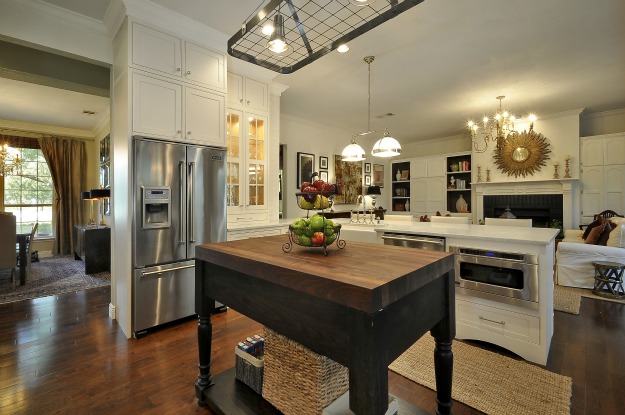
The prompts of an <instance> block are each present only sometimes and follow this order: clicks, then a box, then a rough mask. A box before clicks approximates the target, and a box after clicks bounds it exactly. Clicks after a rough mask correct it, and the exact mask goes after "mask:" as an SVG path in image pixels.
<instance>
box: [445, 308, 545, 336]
mask: <svg viewBox="0 0 625 415" xmlns="http://www.w3.org/2000/svg"><path fill="white" fill-rule="evenodd" d="M456 324H462V325H465V326H468V327H470V328H472V329H475V330H483V331H487V332H491V333H494V334H498V335H501V336H505V337H509V338H513V339H519V340H524V341H527V342H530V343H535V344H539V343H540V319H539V318H538V317H537V316H531V315H528V314H522V313H516V312H513V311H509V310H505V309H501V308H495V307H490V306H487V305H483V304H477V303H473V302H470V301H464V300H461V299H458V298H456Z"/></svg>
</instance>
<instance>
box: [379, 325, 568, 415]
mask: <svg viewBox="0 0 625 415" xmlns="http://www.w3.org/2000/svg"><path fill="white" fill-rule="evenodd" d="M452 352H453V354H454V372H453V381H452V382H453V383H452V398H453V399H454V400H456V401H459V402H462V403H464V404H466V405H468V406H471V407H473V408H475V409H477V410H479V411H482V412H484V413H486V414H490V415H537V414H541V415H551V414H553V415H569V414H570V401H571V393H572V392H571V387H572V379H571V378H570V377H567V376H562V375H559V374H557V373H552V372H549V371H548V370H545V369H542V368H540V367H538V366H534V365H532V364H529V363H526V362H523V361H518V360H514V359H511V358H509V357H506V356H502V355H499V354H497V353H493V352H490V351H487V350H483V349H480V348H478V347H475V346H471V345H468V344H466V343H462V342H460V341H455V340H454V342H453V345H452ZM433 356H434V339H433V338H432V336H430V335H429V334H425V335H424V336H423V337H422V338H421V339H419V340H418V341H417V342H416V343H415V344H414V345H412V346H411V347H410V349H408V350H407V351H406V352H404V354H402V355H401V356H400V357H398V358H397V360H395V361H394V362H393V363H392V364H391V365H390V366H389V369H391V370H392V371H394V372H397V373H398V374H400V375H402V376H404V377H405V378H408V379H410V380H412V381H414V382H417V383H419V384H421V385H424V386H426V387H428V388H430V389H432V390H436V386H435V382H434V359H433Z"/></svg>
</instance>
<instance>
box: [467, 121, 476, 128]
mask: <svg viewBox="0 0 625 415" xmlns="http://www.w3.org/2000/svg"><path fill="white" fill-rule="evenodd" d="M473 124H475V123H474V122H473V120H471V121H469V122H468V123H467V125H468V126H469V128H472V127H473Z"/></svg>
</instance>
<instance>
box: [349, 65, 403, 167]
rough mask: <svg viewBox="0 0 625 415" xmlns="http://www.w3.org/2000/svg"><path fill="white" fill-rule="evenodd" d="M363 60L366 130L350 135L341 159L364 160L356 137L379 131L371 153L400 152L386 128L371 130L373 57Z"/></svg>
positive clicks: (391, 154)
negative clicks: (367, 74)
mask: <svg viewBox="0 0 625 415" xmlns="http://www.w3.org/2000/svg"><path fill="white" fill-rule="evenodd" d="M363 60H364V61H365V62H366V63H367V65H368V70H369V83H368V87H369V89H368V112H367V131H366V132H364V133H360V134H355V135H353V136H352V142H351V144H350V145H348V146H347V147H345V149H344V150H343V153H342V158H343V161H362V160H365V151H364V150H363V149H362V147H360V146H359V145H358V144H356V137H358V136H363V135H368V134H372V133H377V132H379V131H384V135H383V136H382V138H380V139H379V140H378V141H376V143H375V144H374V145H373V149H372V150H371V154H372V155H373V156H374V157H394V156H398V155H400V154H401V145H400V144H399V142H398V141H397V140H396V139H395V138H393V137H392V136H391V135H390V134H389V132H388V128H383V129H379V130H374V131H371V62H373V61H374V60H375V57H373V56H366V57H365V58H364V59H363Z"/></svg>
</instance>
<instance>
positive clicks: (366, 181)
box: [365, 175, 371, 186]
mask: <svg viewBox="0 0 625 415" xmlns="http://www.w3.org/2000/svg"><path fill="white" fill-rule="evenodd" d="M365 186H371V176H369V175H365Z"/></svg>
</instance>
